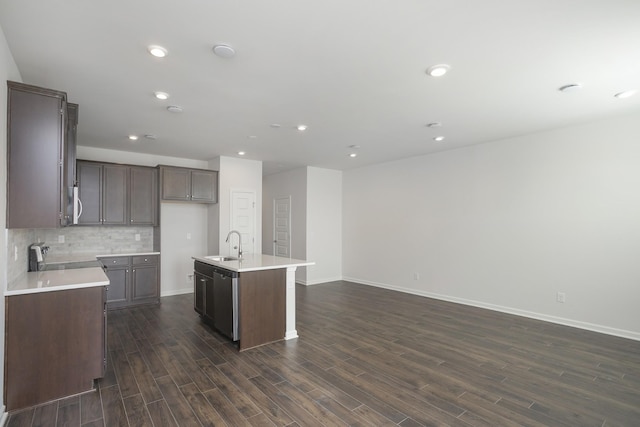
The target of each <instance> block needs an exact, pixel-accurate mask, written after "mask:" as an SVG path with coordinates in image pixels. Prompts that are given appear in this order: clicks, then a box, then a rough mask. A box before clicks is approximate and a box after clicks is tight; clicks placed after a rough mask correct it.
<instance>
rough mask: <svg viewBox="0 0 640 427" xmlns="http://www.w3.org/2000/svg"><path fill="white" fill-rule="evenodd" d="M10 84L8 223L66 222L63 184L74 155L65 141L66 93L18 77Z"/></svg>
mask: <svg viewBox="0 0 640 427" xmlns="http://www.w3.org/2000/svg"><path fill="white" fill-rule="evenodd" d="M7 89H8V92H7V98H8V100H7V101H8V103H7V105H8V109H7V228H56V227H60V226H64V225H67V223H68V220H69V217H68V216H67V215H68V212H67V206H68V192H67V190H66V189H65V188H66V186H68V185H69V184H72V182H73V180H74V178H73V176H69V174H70V173H73V168H72V167H70V166H69V163H70V162H72V161H73V159H71V157H73V158H75V154H74V153H75V150H74V147H72V146H69V145H68V144H67V108H68V104H67V95H66V93H64V92H60V91H55V90H50V89H45V88H41V87H37V86H31V85H25V84H22V83H16V82H7ZM76 111H77V109H76ZM76 117H77V116H76ZM74 135H75V134H74ZM71 186H72V185H71Z"/></svg>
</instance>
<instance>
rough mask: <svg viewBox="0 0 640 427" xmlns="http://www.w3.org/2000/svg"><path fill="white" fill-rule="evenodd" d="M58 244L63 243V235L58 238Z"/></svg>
mask: <svg viewBox="0 0 640 427" xmlns="http://www.w3.org/2000/svg"><path fill="white" fill-rule="evenodd" d="M58 243H64V234H61V235H59V236H58Z"/></svg>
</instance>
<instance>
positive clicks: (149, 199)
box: [129, 166, 158, 225]
mask: <svg viewBox="0 0 640 427" xmlns="http://www.w3.org/2000/svg"><path fill="white" fill-rule="evenodd" d="M129 178H130V180H129V223H130V224H132V225H156V224H157V223H158V220H157V218H156V215H157V206H158V170H157V169H156V168H147V167H141V166H131V167H130V168H129Z"/></svg>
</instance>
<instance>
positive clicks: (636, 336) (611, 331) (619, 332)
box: [342, 277, 640, 341]
mask: <svg viewBox="0 0 640 427" xmlns="http://www.w3.org/2000/svg"><path fill="white" fill-rule="evenodd" d="M342 280H345V281H348V282H354V283H359V284H361V285H368V286H374V287H377V288H384V289H389V290H392V291H399V292H404V293H407V294H412V295H418V296H422V297H427V298H433V299H437V300H442V301H448V302H454V303H457V304H463V305H469V306H473V307H479V308H485V309H487V310H493V311H499V312H501V313H507V314H514V315H516V316H521V317H528V318H530V319H536V320H543V321H545V322H550V323H556V324H558V325H564V326H571V327H574V328H579V329H585V330H587V331H593V332H599V333H602V334H607V335H613V336H616V337H621V338H628V339H631V340H635V341H640V333H639V332H634V331H627V330H624V329H617V328H611V327H609V326H604V325H597V324H594V323H589V322H582V321H579V320H573V319H566V318H563V317H556V316H550V315H547V314H543V313H536V312H532V311H526V310H520V309H517V308H512V307H504V306H500V305H495V304H488V303H485V302H481V301H475V300H468V299H464V298H457V297H451V296H448V295H441V294H434V293H431V292H424V291H419V290H415V289H409V288H402V287H399V286H392V285H388V284H386V283H377V282H372V281H369V280H362V279H356V278H355V277H345V278H343V279H342Z"/></svg>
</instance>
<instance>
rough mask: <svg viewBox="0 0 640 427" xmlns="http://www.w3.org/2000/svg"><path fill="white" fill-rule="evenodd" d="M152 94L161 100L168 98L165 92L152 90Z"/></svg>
mask: <svg viewBox="0 0 640 427" xmlns="http://www.w3.org/2000/svg"><path fill="white" fill-rule="evenodd" d="M153 95H154V96H155V97H156V98H158V99H162V100H163V101H164V100H165V99H169V94H168V93H167V92H154V93H153Z"/></svg>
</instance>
